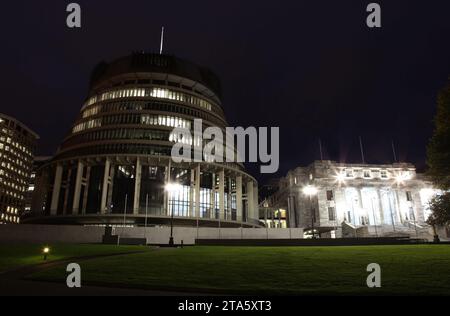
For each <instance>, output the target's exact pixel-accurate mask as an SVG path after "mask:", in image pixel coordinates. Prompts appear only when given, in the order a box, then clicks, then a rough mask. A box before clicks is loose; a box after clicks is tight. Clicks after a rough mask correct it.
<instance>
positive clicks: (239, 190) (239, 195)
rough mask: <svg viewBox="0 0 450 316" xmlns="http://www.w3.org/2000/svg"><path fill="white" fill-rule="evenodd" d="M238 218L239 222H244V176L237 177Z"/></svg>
mask: <svg viewBox="0 0 450 316" xmlns="http://www.w3.org/2000/svg"><path fill="white" fill-rule="evenodd" d="M236 216H237V218H236V219H237V221H238V222H240V221H242V176H237V177H236Z"/></svg>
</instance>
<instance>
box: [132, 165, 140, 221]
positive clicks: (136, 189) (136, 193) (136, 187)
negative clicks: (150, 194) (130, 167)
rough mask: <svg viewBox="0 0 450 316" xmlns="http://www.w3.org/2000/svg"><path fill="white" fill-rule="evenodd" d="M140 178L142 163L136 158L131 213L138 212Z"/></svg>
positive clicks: (135, 213)
mask: <svg viewBox="0 0 450 316" xmlns="http://www.w3.org/2000/svg"><path fill="white" fill-rule="evenodd" d="M141 178H142V164H141V160H140V159H139V158H137V160H136V171H135V177H134V179H135V182H134V202H133V214H134V215H138V214H139V208H140V199H141Z"/></svg>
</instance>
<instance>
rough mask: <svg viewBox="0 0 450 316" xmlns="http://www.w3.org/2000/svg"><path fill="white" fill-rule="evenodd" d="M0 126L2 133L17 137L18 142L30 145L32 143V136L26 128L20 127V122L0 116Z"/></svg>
mask: <svg viewBox="0 0 450 316" xmlns="http://www.w3.org/2000/svg"><path fill="white" fill-rule="evenodd" d="M0 126H2V127H3V128H2V129H1V131H2V132H3V133H5V134H6V135H9V136H13V137H15V138H17V140H18V141H19V142H20V143H23V144H30V145H32V144H34V136H33V135H31V134H30V133H29V132H28V130H27V129H26V128H24V127H22V126H21V125H20V124H18V123H16V122H14V121H10V120H7V119H3V118H0ZM33 146H34V145H33Z"/></svg>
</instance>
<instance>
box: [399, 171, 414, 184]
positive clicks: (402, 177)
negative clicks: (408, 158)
mask: <svg viewBox="0 0 450 316" xmlns="http://www.w3.org/2000/svg"><path fill="white" fill-rule="evenodd" d="M410 179H411V176H410V175H409V173H408V172H400V173H399V174H397V175H396V176H395V181H396V182H397V183H399V184H400V183H403V182H405V181H406V180H410Z"/></svg>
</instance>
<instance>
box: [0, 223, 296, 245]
mask: <svg viewBox="0 0 450 316" xmlns="http://www.w3.org/2000/svg"><path fill="white" fill-rule="evenodd" d="M173 231H174V232H173V237H174V241H175V243H176V244H181V242H183V243H184V244H185V245H194V244H195V241H196V239H215V240H217V239H219V240H220V239H223V240H230V239H235V240H238V239H243V240H244V239H245V240H248V239H259V240H261V239H301V238H303V229H301V228H291V229H289V228H288V229H281V228H278V229H277V228H273V229H266V228H206V227H201V228H196V227H174V230H173ZM104 233H105V228H104V227H95V226H56V225H0V243H2V244H13V243H43V244H44V243H101V242H102V238H103V235H104ZM113 234H114V235H118V236H120V238H146V239H147V243H148V244H154V245H159V244H167V243H168V242H169V238H170V227H147V228H144V227H116V228H115V229H114V231H113Z"/></svg>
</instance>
